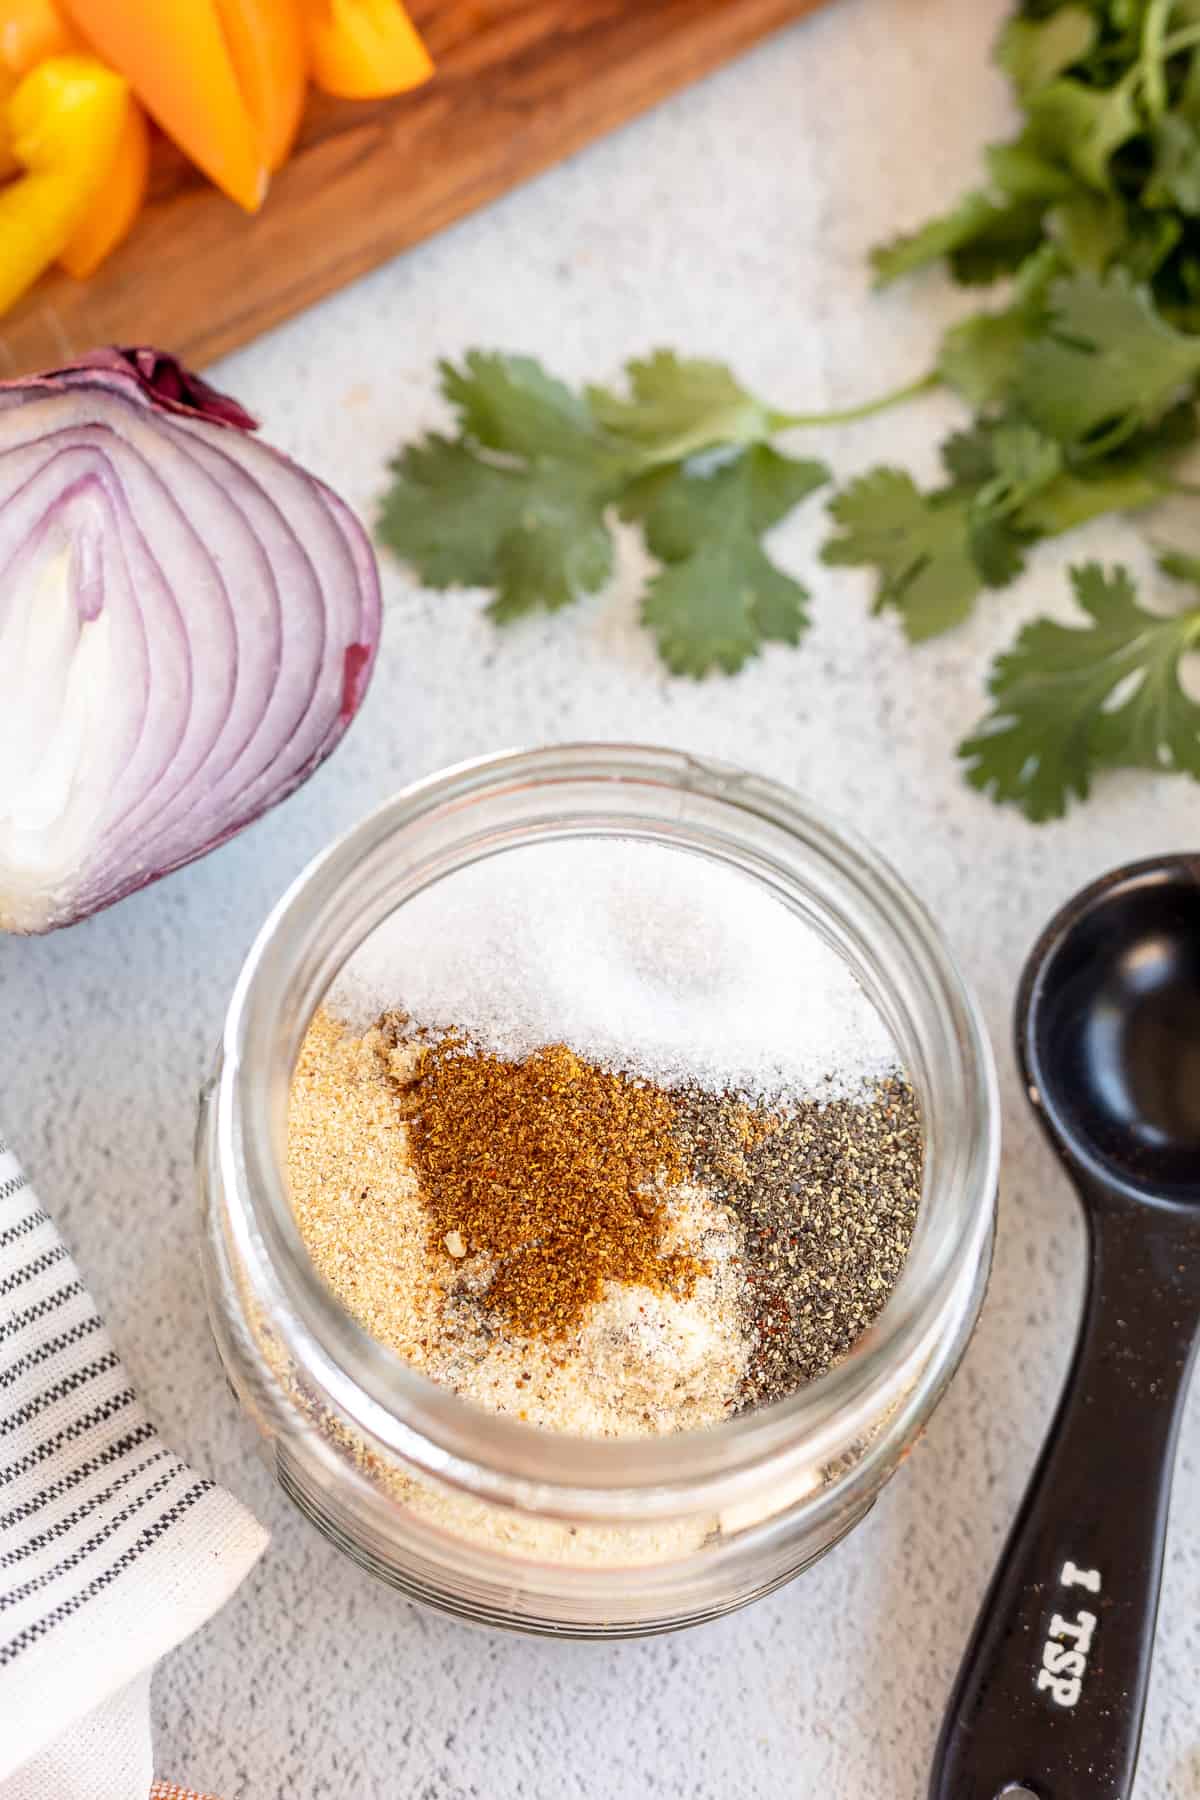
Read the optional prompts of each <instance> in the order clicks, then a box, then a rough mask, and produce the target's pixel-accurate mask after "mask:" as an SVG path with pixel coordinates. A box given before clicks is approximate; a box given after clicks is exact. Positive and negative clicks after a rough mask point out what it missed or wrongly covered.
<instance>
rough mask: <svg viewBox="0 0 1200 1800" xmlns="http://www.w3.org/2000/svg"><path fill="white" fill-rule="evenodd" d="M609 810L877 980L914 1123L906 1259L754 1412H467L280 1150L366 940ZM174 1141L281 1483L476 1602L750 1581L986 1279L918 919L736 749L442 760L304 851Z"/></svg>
mask: <svg viewBox="0 0 1200 1800" xmlns="http://www.w3.org/2000/svg"><path fill="white" fill-rule="evenodd" d="M606 835H614V836H619V837H623V838H627V839H628V838H639V839H646V840H651V841H653V842H656V843H659V844H663V845H669V846H674V847H676V848H679V849H683V850H687V851H689V852H692V853H694V854H697V855H701V856H705V857H711V858H715V859H718V860H719V861H721V862H723V863H725V864H727V865H729V866H731V867H733V868H735V869H737V870H740V871H742V872H743V873H744V874H745V875H746V876H747V877H748V878H749V879H751V880H753V881H755V882H757V883H760V884H762V886H763V887H764V888H766V889H767V890H769V891H770V892H771V893H772V894H773V895H775V896H776V897H777V898H778V899H779V900H781V901H782V902H783V903H784V904H785V905H787V906H789V907H791V908H792V909H794V911H795V912H796V913H798V914H799V915H801V916H802V918H803V919H804V920H805V921H807V923H808V924H809V925H810V926H811V927H813V928H815V929H816V930H817V931H818V932H819V933H820V934H821V935H822V937H823V938H824V939H825V940H826V942H827V943H829V944H830V945H832V946H833V947H834V948H836V950H837V951H838V952H839V953H840V954H841V955H842V956H843V957H844V958H845V960H846V962H847V963H848V964H849V965H850V967H851V968H852V969H853V971H854V973H855V975H856V976H857V977H858V979H859V981H860V982H861V984H862V986H863V987H864V989H865V990H866V992H867V993H868V995H869V996H870V997H871V999H872V1000H873V1001H874V1002H875V1004H876V1005H877V1006H878V1008H879V1010H880V1012H881V1013H882V1015H883V1017H884V1019H885V1020H886V1022H887V1024H888V1026H889V1028H890V1029H891V1031H892V1033H893V1035H894V1037H895V1040H896V1042H897V1044H898V1046H899V1049H900V1054H901V1057H902V1060H903V1062H904V1064H905V1066H906V1068H907V1070H908V1073H909V1076H910V1079H911V1080H912V1083H913V1086H914V1088H915V1090H916V1092H917V1095H918V1098H919V1101H920V1105H921V1109H922V1114H923V1124H924V1130H925V1169H924V1187H923V1194H922V1199H921V1205H920V1210H919V1215H918V1220H917V1226H916V1231H915V1234H914V1237H913V1242H912V1248H911V1252H910V1254H909V1258H908V1261H907V1264H906V1266H905V1269H904V1272H903V1274H902V1276H901V1279H900V1281H899V1283H898V1285H897V1287H896V1290H895V1292H894V1294H893V1296H892V1298H891V1299H890V1301H889V1302H888V1304H887V1306H886V1307H885V1309H884V1311H883V1312H882V1314H881V1315H880V1317H879V1319H878V1320H877V1321H876V1323H875V1325H874V1326H872V1328H871V1329H870V1330H869V1331H868V1332H867V1334H866V1335H865V1336H864V1337H863V1338H862V1339H861V1341H860V1342H859V1343H858V1344H857V1345H856V1346H855V1348H854V1349H853V1350H852V1351H851V1353H850V1354H849V1355H848V1356H847V1357H846V1358H845V1360H844V1361H843V1362H842V1363H840V1364H839V1365H838V1366H837V1367H836V1368H834V1369H833V1370H832V1371H831V1372H830V1373H829V1374H827V1375H824V1376H822V1377H821V1378H820V1379H819V1380H816V1381H814V1382H812V1383H811V1384H810V1385H809V1386H807V1387H805V1388H803V1389H801V1390H800V1391H799V1392H798V1393H795V1394H793V1395H792V1396H790V1397H789V1398H788V1399H785V1400H781V1401H778V1402H776V1403H775V1404H773V1405H770V1406H766V1407H763V1408H761V1409H759V1410H758V1411H754V1412H750V1413H747V1414H745V1415H743V1416H741V1417H738V1418H734V1419H731V1420H729V1421H728V1422H725V1423H722V1424H719V1425H717V1426H714V1427H711V1428H708V1429H704V1430H695V1431H686V1432H680V1433H678V1434H675V1435H671V1436H663V1437H655V1438H648V1439H647V1438H638V1439H636V1440H629V1439H623V1440H612V1439H603V1440H602V1439H590V1438H579V1437H572V1436H567V1435H565V1434H560V1433H553V1432H548V1431H543V1430H538V1429H536V1428H535V1427H532V1426H529V1425H525V1424H522V1423H520V1422H518V1421H517V1420H514V1419H512V1418H505V1417H501V1416H499V1415H496V1414H492V1413H488V1412H485V1411H484V1410H482V1409H481V1408H479V1407H477V1406H475V1405H473V1404H472V1403H471V1402H469V1401H467V1400H464V1399H462V1398H460V1397H459V1396H458V1395H456V1394H454V1393H453V1392H451V1391H450V1390H448V1389H446V1388H444V1387H438V1386H436V1385H435V1384H434V1383H432V1382H431V1381H429V1380H428V1379H426V1378H425V1377H423V1376H422V1375H420V1374H418V1373H417V1372H416V1371H415V1370H413V1369H411V1368H410V1367H408V1366H407V1365H405V1364H404V1363H403V1362H401V1360H400V1359H399V1358H398V1357H396V1356H395V1355H394V1354H393V1353H392V1352H390V1351H388V1350H386V1349H384V1348H383V1347H382V1346H381V1345H379V1344H377V1343H375V1342H374V1341H373V1340H372V1339H371V1338H369V1337H368V1336H367V1335H366V1333H365V1332H364V1331H363V1330H362V1329H361V1327H360V1326H359V1325H358V1324H357V1323H356V1322H355V1321H354V1320H353V1319H352V1318H351V1317H350V1315H349V1314H348V1313H346V1312H345V1311H344V1310H343V1309H342V1308H341V1306H340V1305H339V1303H338V1302H337V1301H336V1300H335V1298H334V1297H333V1295H332V1293H331V1292H330V1291H329V1290H328V1289H327V1288H326V1287H325V1285H324V1284H323V1282H322V1281H321V1279H320V1277H319V1276H318V1275H317V1273H316V1271H315V1270H314V1269H313V1267H312V1265H311V1263H310V1262H309V1259H308V1257H307V1255H306V1252H305V1250H304V1247H303V1245H302V1242H301V1239H300V1236H299V1233H298V1230H297V1228H296V1225H295V1222H294V1219H293V1216H292V1213H291V1209H290V1206H289V1203H288V1197H287V1192H286V1186H285V1179H284V1173H283V1169H284V1147H285V1134H286V1125H287V1103H288V1084H289V1080H290V1076H291V1071H292V1067H293V1064H294V1062H295V1059H296V1056H297V1053H298V1051H299V1048H300V1045H301V1042H302V1040H303V1037H304V1034H305V1031H306V1028H307V1026H308V1023H309V1020H310V1019H311V1017H312V1015H313V1012H314V1010H315V1009H316V1007H317V1006H318V1004H319V1003H320V1001H321V998H322V996H323V995H324V993H325V991H326V989H327V988H328V987H329V985H330V983H331V981H332V980H333V978H334V977H335V976H336V974H337V973H338V971H339V970H340V968H341V967H342V965H343V964H344V962H345V961H346V960H347V958H348V957H349V956H350V955H351V953H352V952H353V951H354V950H355V949H356V948H357V946H358V945H359V944H360V943H361V942H362V940H363V939H364V938H365V937H366V936H367V935H368V934H369V933H370V932H371V931H372V930H373V929H374V928H375V927H376V926H377V925H378V924H379V923H380V922H381V921H382V920H383V919H384V918H386V917H387V916H388V915H389V914H390V913H391V912H392V911H393V909H395V908H396V907H399V906H402V905H403V904H404V903H405V901H406V900H408V899H410V898H411V897H412V896H413V895H415V894H417V893H419V892H420V891H421V890H422V889H424V888H426V887H427V886H428V885H429V884H430V883H431V882H435V881H437V880H439V879H440V878H442V877H444V876H446V875H448V874H451V873H452V872H453V871H455V870H457V869H460V868H462V867H463V866H464V865H466V864H469V863H473V862H475V861H477V860H479V859H481V858H485V857H490V856H493V855H495V854H497V853H498V852H502V851H506V850H511V849H514V848H517V847H519V846H523V845H528V844H535V843H543V842H545V841H547V840H551V839H564V838H572V837H591V838H596V837H600V838H602V837H604V836H606ZM802 1003H803V997H802V996H800V995H798V996H797V1005H801V1004H802ZM198 1153H199V1166H200V1178H201V1186H202V1191H203V1197H204V1211H205V1245H206V1257H205V1261H206V1279H207V1285H208V1294H209V1304H210V1310H211V1315H212V1322H213V1328H214V1331H215V1333H216V1337H217V1342H218V1345H219V1347H220V1351H221V1355H222V1357H223V1360H224V1363H225V1367H226V1369H227V1371H228V1374H229V1377H230V1380H231V1382H232V1384H233V1387H234V1389H235V1391H236V1393H237V1395H238V1397H239V1399H240V1401H241V1402H242V1404H243V1406H244V1407H245V1408H246V1410H247V1412H248V1413H249V1414H250V1415H251V1417H252V1418H253V1419H254V1421H255V1422H256V1424H257V1426H258V1428H259V1430H260V1432H261V1433H262V1437H263V1440H264V1444H265V1446H266V1448H267V1450H268V1452H269V1455H270V1458H271V1460H272V1462H273V1465H274V1468H275V1470H276V1473H277V1476H278V1479H279V1481H280V1483H281V1485H282V1486H283V1487H284V1488H285V1490H286V1491H287V1492H288V1493H289V1494H290V1495H291V1497H292V1499H293V1500H294V1501H295V1503H296V1504H297V1506H299V1508H300V1509H301V1511H302V1512H304V1513H305V1514H306V1515H307V1516H308V1518H309V1519H310V1520H312V1521H313V1523H314V1524H316V1526H317V1527H318V1529H319V1530H321V1531H323V1532H324V1533H325V1534H326V1535H327V1536H328V1537H329V1538H330V1539H331V1540H332V1541H333V1542H334V1543H336V1544H337V1545H339V1546H340V1548H342V1549H343V1550H345V1551H346V1552H347V1554H348V1555H350V1556H352V1557H353V1558H354V1559H355V1560H356V1561H357V1562H359V1563H361V1564H363V1565H364V1566H365V1567H366V1568H369V1569H371V1570H372V1571H373V1572H374V1573H376V1574H377V1575H379V1576H381V1577H382V1578H383V1579H384V1580H385V1581H388V1582H390V1583H391V1584H392V1585H393V1586H395V1587H397V1588H399V1589H400V1590H401V1591H402V1592H404V1593H405V1594H407V1595H409V1596H410V1597H412V1598H414V1599H418V1600H423V1601H426V1602H428V1603H431V1604H433V1605H435V1606H438V1607H441V1608H443V1609H445V1610H447V1611H450V1612H453V1613H456V1614H458V1615H460V1616H462V1617H463V1618H467V1619H471V1620H475V1621H478V1622H483V1623H486V1624H490V1625H496V1626H508V1627H512V1628H518V1629H523V1630H528V1631H538V1632H544V1633H552V1634H569V1635H575V1636H598V1637H620V1636H633V1635H637V1634H641V1633H646V1632H653V1631H664V1630H669V1629H671V1628H673V1627H677V1626H681V1625H687V1624H691V1623H694V1622H696V1621H698V1620H702V1619H707V1618H712V1617H715V1616H717V1615H719V1614H721V1613H724V1612H727V1611H729V1610H730V1609H732V1608H733V1607H736V1606H740V1605H743V1604H744V1603H745V1602H746V1601H749V1600H752V1599H754V1598H756V1597H757V1596H758V1595H761V1594H765V1593H768V1592H769V1591H770V1590H771V1589H772V1588H775V1587H777V1586H778V1585H779V1584H780V1583H781V1582H784V1581H787V1580H788V1579H789V1578H790V1577H791V1576H793V1575H795V1574H797V1573H798V1571H799V1570H801V1569H803V1568H804V1567H805V1566H806V1565H807V1564H809V1563H811V1562H812V1561H813V1560H814V1559H815V1558H816V1557H818V1556H820V1555H821V1554H822V1552H824V1551H825V1550H827V1549H829V1547H830V1546H831V1545H832V1544H833V1543H835V1542H836V1541H837V1540H838V1539H839V1538H840V1537H841V1536H842V1535H843V1534H844V1533H845V1532H846V1531H848V1530H850V1528H851V1527H852V1526H854V1525H855V1524H857V1523H858V1521H859V1520H860V1519H862V1517H863V1516H864V1514H865V1513H866V1512H867V1511H868V1509H869V1507H870V1505H871V1503H872V1501H873V1499H874V1498H875V1495H876V1494H877V1493H878V1492H879V1490H880V1488H881V1486H882V1485H883V1483H884V1482H885V1481H886V1480H887V1479H888V1477H889V1476H890V1475H891V1473H892V1471H893V1470H894V1469H895V1468H896V1466H897V1464H898V1463H899V1462H900V1460H901V1459H902V1457H903V1456H904V1454H905V1451H906V1450H907V1448H908V1447H909V1446H910V1445H911V1443H912V1442H913V1439H914V1438H915V1436H916V1435H917V1433H918V1432H919V1431H920V1429H921V1427H922V1426H923V1424H924V1423H925V1421H926V1419H927V1418H928V1417H929V1414H930V1412H931V1410H932V1409H933V1407H934V1405H935V1404H936V1402H937V1400H938V1398H939V1396H940V1395H941V1393H942V1391H943V1390H944V1388H945V1386H946V1383H947V1382H948V1381H949V1379H950V1376H951V1375H952V1373H953V1371H954V1369H955V1366H956V1364H957V1363H958V1360H959V1358H960V1356H961V1354H962V1352H963V1349H964V1347H965V1346H966V1343H967V1340H968V1338H969V1336H970V1334H971V1331H972V1328H973V1326H974V1323H975V1319H976V1317H977V1314H978V1312H979V1308H980V1305H981V1304H982V1301H983V1295H984V1289H985V1285H986V1281H987V1274H988V1266H989V1260H990V1253H991V1242H992V1229H993V1218H994V1208H995V1193H996V1173H997V1162H998V1153H999V1129H998V1109H997V1098H996V1085H995V1071H994V1068H993V1064H992V1057H991V1052H990V1049H989V1046H988V1042H987V1039H986V1036H985V1034H984V1030H983V1027H982V1024H981V1022H980V1019H979V1015H978V1013H977V1010H976V1007H975V1004H974V1002H973V1000H972V998H971V996H970V994H969V993H968V991H967V989H966V988H965V986H964V984H963V981H962V978H961V977H960V975H959V974H958V971H957V969H956V968H955V966H954V963H953V962H952V960H951V958H950V956H949V955H948V953H947V951H946V948H945V946H944V944H943V943H942V940H941V938H940V936H939V935H938V932H937V930H936V929H935V927H934V925H933V923H932V921H931V920H930V918H929V917H928V916H927V914H926V913H925V912H924V910H923V909H922V907H921V906H920V905H919V904H918V903H917V902H916V900H915V899H914V898H913V896H912V895H911V894H910V893H909V892H908V890H907V888H905V887H904V885H903V884H902V883H901V882H900V881H899V880H898V879H897V877H896V876H895V874H894V873H893V872H892V871H891V870H890V869H889V868H888V867H887V866H886V865H885V864H884V863H883V862H881V861H880V859H879V858H878V857H876V856H875V855H874V854H873V853H872V852H871V851H870V850H869V849H868V848H867V847H866V846H865V845H863V844H861V843H858V842H856V841H855V840H853V839H852V838H849V837H848V836H847V835H846V834H845V833H843V832H842V831H841V830H838V829H835V828H834V827H832V826H831V825H829V824H828V823H827V822H826V821H825V820H824V819H822V818H821V817H820V816H819V815H817V814H814V812H813V811H812V810H811V809H810V808H809V807H808V806H807V805H805V804H804V803H803V802H802V801H801V800H800V799H798V798H797V797H796V796H795V795H794V794H792V793H791V792H789V791H788V790H787V789H785V788H783V787H780V786H778V785H777V784H775V783H773V782H770V781H766V780H764V779H762V778H761V777H759V776H755V775H750V774H746V773H743V772H742V771H740V770H738V769H735V768H732V767H730V766H728V765H725V764H721V763H715V762H709V761H708V760H707V759H701V758H697V757H694V756H687V755H682V754H679V753H677V752H674V751H668V750H657V749H645V748H639V747H636V746H628V745H620V744H583V745H569V746H561V747H554V748H551V749H544V750H535V751H529V752H515V753H511V754H505V755H501V756H497V757H493V758H489V759H487V760H485V761H482V762H477V763H471V764H466V765H463V766H461V767H458V768H454V769H450V770H447V771H446V772H445V773H443V774H440V775H436V776H434V777H433V778H432V779H430V780H428V781H424V782H421V783H419V784H418V785H416V786H415V787H411V788H409V789H407V790H406V791H405V792H403V793H401V794H399V795H397V796H396V798H395V799H393V800H390V801H389V802H388V803H387V804H386V805H385V806H383V807H381V808H380V809H379V810H378V811H377V812H375V813H374V814H372V815H371V817H370V818H368V819H366V820H364V822H363V823H362V824H361V825H359V826H358V827H356V828H355V829H354V830H353V831H351V832H350V833H349V834H348V835H347V836H346V837H344V838H342V839H341V841H340V842H338V843H336V844H334V845H333V846H332V848H331V849H329V850H327V851H326V852H325V853H324V854H323V855H322V856H320V857H318V858H317V860H316V861H315V862H314V863H313V864H312V865H311V866H310V867H309V868H308V869H307V870H306V871H305V873H304V874H303V875H301V877H300V878H299V880H298V881H296V883H295V884H294V885H293V886H292V888H291V889H290V891H289V892H288V893H287V894H285V895H284V897H283V899H282V900H281V901H280V902H279V904H278V906H277V907H276V908H275V910H274V912H273V913H272V914H271V916H270V917H269V918H268V920H267V922H266V924H265V925H264V927H263V929H262V931H261V932H260V934H259V937H258V941H257V942H256V943H255V945H254V947H253V949H252V950H251V952H250V955H249V957H248V958H247V961H246V964H245V967H244V969H243V970H242V974H241V977H240V979H239V981H238V984H237V988H236V991H235V993H234V996H233V1000H232V1002H231V1004H230V1008H229V1014H228V1018H227V1021H226V1025H225V1032H224V1038H223V1043H222V1048H221V1053H220V1057H219V1060H218V1064H217V1067H216V1070H215V1072H214V1074H213V1077H212V1079H211V1081H210V1082H209V1084H208V1086H207V1088H206V1091H205V1094H204V1098H203V1103H202V1108H201V1120H200V1132H199V1139H198Z"/></svg>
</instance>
